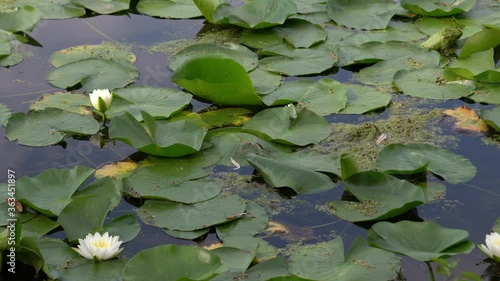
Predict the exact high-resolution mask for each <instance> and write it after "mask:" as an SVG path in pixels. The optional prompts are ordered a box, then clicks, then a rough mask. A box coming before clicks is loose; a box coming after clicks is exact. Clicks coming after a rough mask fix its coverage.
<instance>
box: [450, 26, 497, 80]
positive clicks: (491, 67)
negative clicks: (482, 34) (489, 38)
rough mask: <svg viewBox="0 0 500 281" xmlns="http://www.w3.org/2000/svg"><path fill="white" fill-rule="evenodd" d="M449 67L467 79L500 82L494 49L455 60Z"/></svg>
mask: <svg viewBox="0 0 500 281" xmlns="http://www.w3.org/2000/svg"><path fill="white" fill-rule="evenodd" d="M499 36H500V33H499ZM448 69H451V70H452V71H453V72H455V74H457V75H460V76H461V77H464V78H465V79H469V80H474V81H479V82H484V83H500V67H499V68H495V60H494V51H493V49H489V50H486V51H482V52H476V53H473V54H471V55H470V56H468V57H465V58H461V59H457V60H453V61H451V62H450V63H449V64H448Z"/></svg>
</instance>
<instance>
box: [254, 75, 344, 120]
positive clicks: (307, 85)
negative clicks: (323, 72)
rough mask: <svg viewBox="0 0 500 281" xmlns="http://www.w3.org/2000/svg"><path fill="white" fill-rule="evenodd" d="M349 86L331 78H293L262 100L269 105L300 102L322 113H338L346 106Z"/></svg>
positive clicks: (311, 109)
mask: <svg viewBox="0 0 500 281" xmlns="http://www.w3.org/2000/svg"><path fill="white" fill-rule="evenodd" d="M346 92H347V88H346V87H345V86H344V85H343V84H341V83H340V82H337V81H336V80H333V79H330V78H323V79H320V80H318V81H313V80H305V79H301V80H293V81H290V82H286V83H284V84H283V85H282V86H281V87H280V88H278V89H277V90H276V91H274V92H272V93H270V94H268V95H266V96H265V97H264V98H263V99H262V100H263V101H264V103H265V104H266V105H268V106H272V105H284V104H289V103H296V102H298V103H299V104H301V106H304V107H306V108H307V109H309V110H310V111H312V112H314V113H316V114H318V115H321V116H325V115H330V114H333V113H338V112H339V111H340V110H342V109H343V108H344V107H345V106H346V102H347V96H346Z"/></svg>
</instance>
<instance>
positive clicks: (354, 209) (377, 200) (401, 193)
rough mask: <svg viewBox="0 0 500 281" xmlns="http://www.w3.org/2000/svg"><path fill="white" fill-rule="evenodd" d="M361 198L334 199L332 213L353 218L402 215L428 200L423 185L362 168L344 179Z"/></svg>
mask: <svg viewBox="0 0 500 281" xmlns="http://www.w3.org/2000/svg"><path fill="white" fill-rule="evenodd" d="M342 183H343V184H344V187H345V188H346V189H347V190H348V191H349V192H350V193H352V195H354V196H355V197H356V198H357V199H358V200H359V202H354V201H339V200H334V201H330V202H329V203H328V207H329V208H331V210H332V213H333V214H334V215H336V216H338V217H340V218H341V219H343V220H346V221H350V222H358V221H372V220H383V219H388V218H392V217H395V216H399V215H401V214H404V213H405V212H407V211H409V210H411V209H413V208H415V207H416V206H418V205H421V204H423V203H424V202H425V196H424V192H423V190H422V188H420V187H418V186H416V185H413V184H411V183H410V182H408V181H405V180H399V179H397V178H395V177H393V176H391V175H388V174H383V173H380V172H361V173H357V174H354V175H352V176H350V177H348V178H347V179H344V180H343V181H342Z"/></svg>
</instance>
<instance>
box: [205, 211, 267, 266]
mask: <svg viewBox="0 0 500 281" xmlns="http://www.w3.org/2000/svg"><path fill="white" fill-rule="evenodd" d="M268 220H269V219H268V217H267V213H266V210H264V208H262V207H261V206H259V205H258V204H257V203H254V202H248V203H247V208H246V210H245V212H244V213H243V214H242V217H241V218H240V219H238V220H235V221H231V222H228V223H225V224H219V225H217V226H216V227H215V230H216V231H217V237H218V238H219V239H220V240H222V241H224V237H227V236H238V235H250V236H253V235H256V234H258V233H260V232H261V231H263V230H264V229H265V228H266V225H267V222H268ZM254 256H255V255H254ZM252 259H253V257H252Z"/></svg>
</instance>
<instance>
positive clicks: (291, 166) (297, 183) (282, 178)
mask: <svg viewBox="0 0 500 281" xmlns="http://www.w3.org/2000/svg"><path fill="white" fill-rule="evenodd" d="M299 156H306V157H308V158H309V159H308V161H307V162H305V163H302V162H301V161H302V158H301V157H299ZM314 158H317V159H318V160H319V163H324V161H328V162H333V161H331V159H322V158H323V157H322V156H321V155H318V154H305V155H304V153H297V154H295V155H294V154H291V156H289V157H286V158H281V157H277V158H276V159H273V158H267V157H263V156H259V155H256V154H253V153H252V154H248V156H247V160H248V162H249V163H250V165H252V166H253V167H254V168H255V169H256V170H257V171H258V172H259V174H260V175H262V177H263V178H264V180H265V181H266V182H267V183H269V184H270V185H271V186H272V187H276V188H280V187H289V188H291V189H293V190H294V191H295V192H297V193H299V194H301V193H305V194H307V193H319V192H324V191H327V190H330V189H332V188H333V187H334V186H335V184H334V183H333V181H332V180H331V179H330V177H329V176H327V175H325V174H323V173H320V171H323V169H324V168H325V166H324V165H323V166H322V167H317V166H316V164H317V163H316V164H314V163H312V160H313V159H314ZM306 159H307V158H306ZM311 164H313V165H311ZM330 167H332V166H330Z"/></svg>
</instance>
